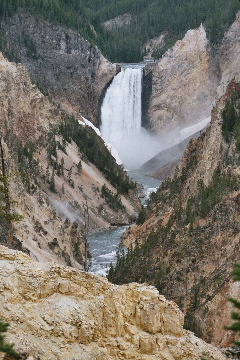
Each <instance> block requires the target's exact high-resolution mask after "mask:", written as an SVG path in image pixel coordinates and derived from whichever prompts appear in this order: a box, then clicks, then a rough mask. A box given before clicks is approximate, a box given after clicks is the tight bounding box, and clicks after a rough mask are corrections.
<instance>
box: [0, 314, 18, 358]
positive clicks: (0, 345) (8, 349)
mask: <svg viewBox="0 0 240 360" xmlns="http://www.w3.org/2000/svg"><path fill="white" fill-rule="evenodd" d="M8 327H9V324H7V323H4V322H2V321H1V320H0V352H3V353H6V354H9V355H11V356H13V357H14V358H15V359H19V355H18V354H17V353H16V351H14V350H13V346H14V344H7V343H5V340H4V339H5V335H3V334H4V333H5V332H6V331H7V329H8Z"/></svg>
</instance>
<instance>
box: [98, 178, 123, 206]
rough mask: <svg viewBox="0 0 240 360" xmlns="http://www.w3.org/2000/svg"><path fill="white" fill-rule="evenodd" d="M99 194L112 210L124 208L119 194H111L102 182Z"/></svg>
mask: <svg viewBox="0 0 240 360" xmlns="http://www.w3.org/2000/svg"><path fill="white" fill-rule="evenodd" d="M101 196H102V197H103V198H104V199H105V200H106V203H107V204H108V205H109V207H110V208H111V209H113V210H114V211H118V210H122V209H124V206H123V204H122V201H121V199H120V196H119V195H118V194H113V192H112V191H111V190H109V189H108V188H107V187H106V185H105V184H104V185H103V186H102V188H101Z"/></svg>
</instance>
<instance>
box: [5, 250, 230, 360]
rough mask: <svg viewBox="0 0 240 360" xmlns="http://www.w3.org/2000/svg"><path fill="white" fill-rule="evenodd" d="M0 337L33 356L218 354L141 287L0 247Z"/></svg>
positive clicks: (83, 358)
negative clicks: (2, 326)
mask: <svg viewBox="0 0 240 360" xmlns="http://www.w3.org/2000/svg"><path fill="white" fill-rule="evenodd" d="M0 284H1V286H0V314H1V318H2V319H3V320H4V321H8V322H9V323H10V324H11V326H10V328H9V331H8V336H7V340H8V341H9V342H14V343H15V349H16V350H18V351H20V352H29V353H32V355H33V356H34V357H36V358H37V357H39V358H40V359H41V360H60V359H61V360H62V359H64V360H70V359H71V360H72V359H76V360H93V359H95V360H100V359H102V360H110V359H112V360H113V359H139V360H140V359H143V360H155V359H156V360H157V359H158V360H159V359H166V360H173V359H186V358H187V359H199V358H201V357H206V358H208V359H219V360H221V359H224V356H223V355H222V353H221V352H219V351H218V350H216V349H215V348H213V347H212V346H210V345H207V344H206V343H204V342H203V341H202V340H199V339H198V338H196V337H195V336H194V335H193V334H192V333H190V332H188V331H185V330H184V329H183V328H182V325H183V314H182V313H181V311H180V310H179V308H178V307H177V305H176V304H175V303H173V302H170V301H167V300H166V299H165V297H164V296H162V295H159V293H158V291H157V290H156V289H155V288H154V287H151V286H147V285H145V284H136V283H132V284H128V285H123V286H117V285H113V284H111V283H109V282H108V281H107V280H106V279H104V278H101V277H99V276H95V275H92V274H88V273H84V272H81V271H79V270H76V269H73V268H69V267H64V266H61V265H56V264H53V263H51V264H50V263H37V262H35V261H33V260H31V259H30V258H29V257H28V256H27V255H25V254H23V253H21V252H17V251H13V250H9V249H8V248H5V247H3V246H0Z"/></svg>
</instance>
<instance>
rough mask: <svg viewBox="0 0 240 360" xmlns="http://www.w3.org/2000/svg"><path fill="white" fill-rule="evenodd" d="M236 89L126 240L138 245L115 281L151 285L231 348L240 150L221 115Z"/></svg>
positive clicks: (194, 325)
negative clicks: (229, 330)
mask: <svg viewBox="0 0 240 360" xmlns="http://www.w3.org/2000/svg"><path fill="white" fill-rule="evenodd" d="M236 89H238V85H237V84H236V83H235V82H231V84H230V85H229V86H228V88H227V91H226V94H224V95H223V96H222V97H221V98H220V99H219V101H218V102H217V105H216V107H214V109H213V110H212V118H211V123H210V126H209V127H208V128H207V130H206V132H204V133H203V134H202V135H201V136H200V137H199V138H198V139H192V140H191V141H190V143H189V145H188V146H187V149H186V150H185V152H184V156H183V158H182V159H181V161H180V163H179V165H178V167H177V168H176V171H175V173H174V176H173V177H172V179H167V180H166V181H165V182H164V183H163V184H162V186H160V188H159V190H158V191H157V192H156V194H152V196H151V197H150V201H149V202H148V206H147V208H146V209H144V210H143V212H142V213H141V216H140V217H139V218H138V221H137V224H136V225H133V226H132V227H131V228H130V229H129V230H127V231H126V232H125V234H124V238H123V244H124V245H125V246H127V247H128V248H130V249H131V248H132V247H134V246H135V250H134V251H133V252H132V253H131V251H130V253H129V255H128V258H127V259H125V260H124V262H119V266H118V267H117V268H116V272H115V273H113V274H111V276H110V277H109V279H110V280H111V281H113V282H115V283H120V284H122V283H125V282H131V281H138V282H139V281H140V282H144V281H147V282H148V283H150V284H154V285H155V286H157V288H158V289H159V291H160V292H161V293H163V294H164V295H165V296H166V297H167V298H169V299H172V300H174V301H176V302H177V303H178V304H179V306H180V307H181V308H182V310H183V311H184V312H185V314H186V317H185V326H186V327H187V328H190V329H192V330H194V331H195V333H196V334H198V336H201V337H203V338H204V339H205V340H206V341H208V342H212V343H214V344H218V345H219V344H221V345H222V346H227V345H229V344H230V343H231V340H232V336H233V335H232V334H231V333H227V332H226V331H225V330H224V326H226V325H228V324H229V322H230V321H231V320H230V317H231V306H230V305H229V303H228V301H227V298H228V297H231V296H232V297H235V298H239V296H240V292H239V291H240V288H239V284H235V283H234V284H233V283H232V282H231V273H232V270H233V265H234V264H235V263H238V262H239V250H238V249H239V246H240V233H239V228H240V212H239V174H240V167H239V151H238V150H237V148H236V142H235V140H234V139H233V138H231V140H229V142H226V140H225V138H224V137H223V136H222V121H223V119H222V110H223V108H224V105H225V102H226V100H229V99H230V98H231V94H232V93H233V92H234V91H235V90H236Z"/></svg>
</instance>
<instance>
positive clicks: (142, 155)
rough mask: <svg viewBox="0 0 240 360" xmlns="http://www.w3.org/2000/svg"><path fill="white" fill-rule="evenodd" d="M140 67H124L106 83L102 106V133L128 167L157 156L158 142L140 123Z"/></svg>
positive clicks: (159, 146)
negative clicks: (107, 85) (107, 86)
mask: <svg viewBox="0 0 240 360" xmlns="http://www.w3.org/2000/svg"><path fill="white" fill-rule="evenodd" d="M141 95H142V66H140V65H139V66H138V65H137V66H135V67H124V68H122V70H121V72H120V73H118V74H117V75H116V76H115V77H114V79H113V81H112V83H111V85H110V86H109V88H108V90H107V92H106V95H105V98H104V101H103V104H102V108H101V120H102V124H101V134H102V137H103V139H104V141H105V142H106V143H107V144H112V145H113V147H114V148H115V149H116V150H117V152H118V154H119V156H120V159H121V160H122V162H123V165H124V166H125V168H127V169H136V168H139V167H140V166H141V165H142V164H143V163H145V162H146V161H147V160H149V159H150V158H151V157H153V156H154V155H156V154H157V153H158V152H159V151H160V149H161V143H160V141H159V139H158V138H157V137H156V136H152V135H150V134H149V133H148V132H147V131H146V130H145V129H144V128H143V127H142V126H141V117H142V113H141V108H142V104H141V101H142V100H141Z"/></svg>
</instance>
